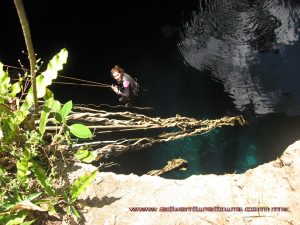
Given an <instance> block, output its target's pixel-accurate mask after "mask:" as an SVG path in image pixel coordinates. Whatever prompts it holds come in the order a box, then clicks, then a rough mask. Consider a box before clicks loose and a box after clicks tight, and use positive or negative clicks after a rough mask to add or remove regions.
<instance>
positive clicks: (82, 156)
mask: <svg viewBox="0 0 300 225" xmlns="http://www.w3.org/2000/svg"><path fill="white" fill-rule="evenodd" d="M96 157H97V153H96V152H95V151H89V150H85V149H79V150H78V151H77V152H76V153H75V158H77V159H79V160H80V161H82V162H86V163H91V162H93V161H94V160H95V159H96Z"/></svg>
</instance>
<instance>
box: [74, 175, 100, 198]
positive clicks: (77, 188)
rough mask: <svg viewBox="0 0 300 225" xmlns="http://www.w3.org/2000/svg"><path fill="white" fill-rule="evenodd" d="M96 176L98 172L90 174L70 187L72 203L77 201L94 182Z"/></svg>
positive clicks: (80, 178)
mask: <svg viewBox="0 0 300 225" xmlns="http://www.w3.org/2000/svg"><path fill="white" fill-rule="evenodd" d="M96 174H97V170H95V171H94V172H88V173H86V174H84V175H82V176H81V177H79V178H77V179H76V180H75V181H74V183H73V184H72V186H71V187H70V196H71V203H73V202H74V201H76V200H77V198H78V197H79V195H80V194H81V192H83V191H84V190H85V189H86V187H87V186H88V185H90V184H91V182H92V180H94V179H95V177H96Z"/></svg>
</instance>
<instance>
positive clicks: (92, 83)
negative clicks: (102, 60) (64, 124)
mask: <svg viewBox="0 0 300 225" xmlns="http://www.w3.org/2000/svg"><path fill="white" fill-rule="evenodd" d="M3 66H5V67H7V68H13V69H17V70H23V71H28V69H25V68H20V67H16V66H9V65H3ZM57 76H58V77H61V78H65V79H70V80H76V81H80V82H83V83H73V82H63V81H53V82H52V83H54V84H67V85H78V86H89V87H104V88H110V87H111V85H109V84H104V83H100V82H96V81H90V80H84V79H79V78H74V77H70V76H62V75H57ZM14 80H18V79H14Z"/></svg>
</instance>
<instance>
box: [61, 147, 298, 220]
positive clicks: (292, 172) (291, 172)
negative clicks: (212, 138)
mask: <svg viewBox="0 0 300 225" xmlns="http://www.w3.org/2000/svg"><path fill="white" fill-rule="evenodd" d="M79 168H80V169H79ZM95 169H96V168H95V167H94V166H92V165H89V164H80V163H76V164H73V165H70V166H69V167H68V168H67V170H66V176H67V178H68V182H67V183H72V182H73V181H74V179H76V178H77V177H79V176H81V175H82V174H84V173H85V172H91V171H94V170H95ZM299 176H300V141H296V142H295V143H293V144H292V145H290V146H289V147H288V148H287V149H286V150H285V151H284V153H283V154H282V156H281V157H280V158H277V159H276V160H274V161H272V162H269V163H265V164H263V165H260V166H258V167H256V168H253V169H250V170H248V171H246V172H245V173H243V174H236V173H234V174H224V175H219V176H218V175H215V174H208V175H194V176H191V177H189V178H187V179H184V180H173V179H172V180H171V179H170V180H168V179H163V178H161V177H156V176H149V175H143V176H137V175H134V174H130V175H122V174H114V173H107V172H99V173H98V174H97V176H96V178H95V179H94V180H93V182H92V183H91V185H90V186H88V187H87V189H86V190H85V191H84V192H82V194H81V195H80V197H79V201H78V204H79V205H80V206H81V207H80V213H81V215H82V221H84V222H82V223H78V222H74V224H85V225H94V224H105V225H112V224H117V225H118V224H120V225H127V224H130V225H132V224H136V225H140V224H143V225H156V224H187V225H192V224H205V225H206V224H207V225H209V224H234V225H240V224H251V225H265V224H272V225H289V224H299V222H300V214H299V210H300V205H299V197H300V191H299V190H300V189H299V188H300V179H299ZM198 221H199V222H198Z"/></svg>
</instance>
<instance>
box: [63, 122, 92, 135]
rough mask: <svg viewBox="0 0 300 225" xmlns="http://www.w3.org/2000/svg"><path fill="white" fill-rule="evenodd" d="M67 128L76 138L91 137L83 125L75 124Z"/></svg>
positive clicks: (90, 133)
mask: <svg viewBox="0 0 300 225" xmlns="http://www.w3.org/2000/svg"><path fill="white" fill-rule="evenodd" d="M68 127H69V129H70V132H71V133H72V134H73V135H75V136H76V137H78V138H91V137H92V136H93V134H92V132H91V131H90V129H89V128H88V127H87V126H85V125H83V124H79V123H76V124H73V125H71V126H68Z"/></svg>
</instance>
